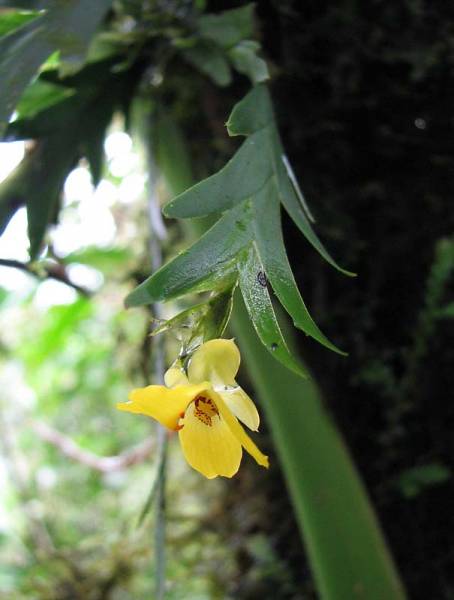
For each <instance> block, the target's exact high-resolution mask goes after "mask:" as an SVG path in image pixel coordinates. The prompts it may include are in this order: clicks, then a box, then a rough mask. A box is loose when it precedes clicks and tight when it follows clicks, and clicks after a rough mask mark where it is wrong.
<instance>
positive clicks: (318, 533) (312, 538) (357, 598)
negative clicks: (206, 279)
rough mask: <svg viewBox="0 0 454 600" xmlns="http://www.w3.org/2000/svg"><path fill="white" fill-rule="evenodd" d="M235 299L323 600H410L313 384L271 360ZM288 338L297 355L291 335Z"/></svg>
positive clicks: (238, 331)
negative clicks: (406, 599)
mask: <svg viewBox="0 0 454 600" xmlns="http://www.w3.org/2000/svg"><path fill="white" fill-rule="evenodd" d="M238 300H240V301H239V302H237V301H235V307H234V310H233V314H232V326H233V332H234V334H235V336H236V338H237V340H238V344H239V347H240V349H241V354H242V356H243V364H244V365H245V367H246V368H247V370H248V373H249V375H250V377H251V380H252V383H253V386H254V389H255V391H256V394H257V396H258V400H259V401H260V406H261V407H262V409H263V410H264V411H265V415H266V418H267V422H268V423H269V424H270V428H271V433H272V435H273V440H274V441H275V444H276V450H277V453H278V458H279V465H278V468H279V469H282V472H283V473H284V475H285V478H286V482H287V486H288V488H289V492H290V495H291V499H292V502H293V506H294V510H295V515H296V518H297V521H298V524H299V527H300V532H301V539H302V541H303V543H304V546H305V548H306V549H307V554H308V559H309V561H310V566H311V570H312V573H313V575H314V578H315V584H316V586H317V592H318V597H319V598H320V599H323V600H405V598H407V595H406V593H405V590H404V588H403V585H402V582H401V581H400V579H399V576H398V573H397V571H396V568H395V565H394V564H393V560H392V557H391V555H390V553H389V550H388V548H387V544H386V541H385V539H384V537H383V534H382V531H381V528H380V524H379V522H378V520H377V517H376V515H375V513H374V510H373V506H372V504H371V502H370V500H369V498H368V497H367V492H366V490H365V487H364V484H363V483H362V481H361V479H360V477H359V475H358V472H357V470H356V468H355V465H354V463H353V461H352V458H351V456H350V453H349V452H348V449H347V448H346V446H345V443H344V440H343V439H342V437H341V436H340V435H339V432H338V431H337V428H336V426H335V424H334V423H333V421H332V419H331V416H330V413H329V411H328V410H327V409H326V402H325V399H324V398H323V396H322V395H321V393H320V390H319V388H318V386H317V382H316V380H315V379H314V377H313V376H312V374H311V376H310V377H308V378H307V379H301V377H298V376H297V375H296V374H294V373H292V372H290V371H289V370H288V369H285V368H284V367H283V366H281V365H280V364H279V363H277V362H276V361H273V359H272V358H271V356H270V354H269V353H268V352H266V351H265V349H264V347H263V345H262V344H261V343H260V341H259V339H258V338H257V336H256V335H255V332H254V330H253V328H252V325H251V320H250V318H249V315H248V314H247V312H246V310H245V309H244V306H243V305H242V302H241V299H238ZM285 333H286V339H287V340H288V343H289V346H290V348H291V350H293V346H294V344H293V343H292V332H291V331H288V332H287V331H286V332H285ZM342 400H343V399H342V398H337V401H338V402H341V401H342Z"/></svg>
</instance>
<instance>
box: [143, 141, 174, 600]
mask: <svg viewBox="0 0 454 600" xmlns="http://www.w3.org/2000/svg"><path fill="white" fill-rule="evenodd" d="M146 141H147V142H148V140H146ZM146 151H147V167H148V218H149V222H150V257H151V266H152V270H153V272H155V271H157V270H158V269H159V268H160V267H161V265H162V243H163V242H164V241H165V240H166V238H167V231H166V228H165V224H164V221H163V218H162V215H161V207H160V205H159V199H158V197H157V194H156V188H155V180H156V166H155V164H154V161H153V156H152V154H151V151H150V144H149V143H146ZM151 309H152V312H153V316H154V317H155V318H156V319H162V318H163V314H162V308H161V305H160V304H159V303H155V304H153V305H152V307H151ZM153 372H154V375H155V378H156V380H157V381H159V382H160V383H163V382H164V372H165V352H164V344H163V339H162V338H160V337H158V338H155V339H154V343H153ZM167 440H168V438H167V432H166V430H165V429H164V427H162V425H159V424H157V457H158V458H157V460H158V465H157V472H156V480H155V481H154V482H153V485H152V489H151V491H150V495H149V498H148V500H147V502H146V504H145V507H144V511H143V512H142V515H141V518H140V521H139V522H141V521H142V520H143V517H144V516H145V514H146V511H147V510H148V508H149V507H150V506H151V504H152V502H153V500H156V504H155V528H154V548H155V569H156V576H155V591H156V595H155V597H156V600H162V599H163V598H164V593H165V583H166V576H165V571H166V551H165V537H166V528H165V510H166V459H167Z"/></svg>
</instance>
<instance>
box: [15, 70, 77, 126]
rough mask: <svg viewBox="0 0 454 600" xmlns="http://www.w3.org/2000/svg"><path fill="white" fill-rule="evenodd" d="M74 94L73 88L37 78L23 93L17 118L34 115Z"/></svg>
mask: <svg viewBox="0 0 454 600" xmlns="http://www.w3.org/2000/svg"><path fill="white" fill-rule="evenodd" d="M73 94H74V90H71V89H70V88H67V87H63V86H61V85H55V84H53V83H48V82H46V81H44V80H41V79H37V80H36V81H34V82H33V83H32V84H31V85H30V86H28V88H27V89H26V90H25V92H24V93H23V95H22V97H21V99H20V100H19V104H18V105H17V106H16V112H17V115H18V118H19V119H26V118H30V117H34V116H35V115H36V114H38V113H39V112H41V111H42V110H44V109H46V108H50V107H51V106H54V105H55V104H58V103H59V102H62V101H63V100H65V99H66V98H69V97H70V96H72V95H73Z"/></svg>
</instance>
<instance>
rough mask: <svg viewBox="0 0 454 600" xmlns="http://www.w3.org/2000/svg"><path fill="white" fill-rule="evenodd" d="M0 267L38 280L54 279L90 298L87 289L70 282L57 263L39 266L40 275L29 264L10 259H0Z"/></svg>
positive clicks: (61, 266)
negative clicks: (20, 272)
mask: <svg viewBox="0 0 454 600" xmlns="http://www.w3.org/2000/svg"><path fill="white" fill-rule="evenodd" d="M0 267H10V268H12V269H18V270H19V271H24V272H25V273H28V274H29V275H32V276H33V277H36V278H37V279H40V280H44V279H47V278H50V279H55V280H56V281H60V282H61V283H64V284H65V285H67V286H69V287H71V288H73V290H76V292H78V293H79V294H81V295H82V296H85V297H89V296H91V292H90V290H87V288H84V287H82V286H81V285H77V283H74V282H73V281H71V279H70V278H69V276H68V273H67V272H66V270H65V267H64V266H63V265H61V264H58V263H56V264H54V263H47V264H44V265H42V264H40V265H39V268H40V269H42V274H41V273H40V272H39V271H36V270H35V269H34V268H33V267H32V265H31V264H30V263H23V262H21V261H20V260H13V259H10V258H0Z"/></svg>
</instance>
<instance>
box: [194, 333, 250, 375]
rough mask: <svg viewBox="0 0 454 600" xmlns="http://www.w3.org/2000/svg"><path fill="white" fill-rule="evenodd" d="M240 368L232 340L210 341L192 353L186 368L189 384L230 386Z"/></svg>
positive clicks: (238, 356)
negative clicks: (204, 382) (203, 382)
mask: <svg viewBox="0 0 454 600" xmlns="http://www.w3.org/2000/svg"><path fill="white" fill-rule="evenodd" d="M239 367H240V351H239V350H238V348H237V346H236V344H235V342H234V341H233V340H224V339H218V340H210V341H209V342H206V343H205V344H202V345H201V346H200V348H199V349H198V350H196V351H195V352H194V355H193V356H192V358H191V362H190V363H189V368H188V377H189V381H190V382H191V383H200V382H201V381H211V382H212V383H213V385H221V384H225V385H232V384H233V382H234V381H235V375H236V374H237V373H238V369H239Z"/></svg>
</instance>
